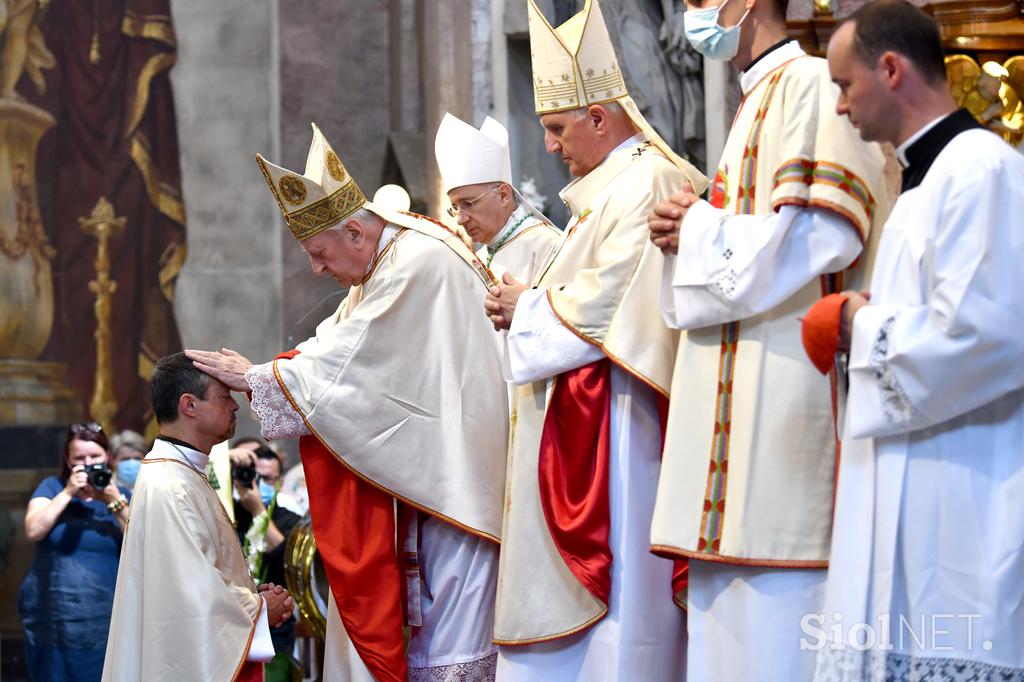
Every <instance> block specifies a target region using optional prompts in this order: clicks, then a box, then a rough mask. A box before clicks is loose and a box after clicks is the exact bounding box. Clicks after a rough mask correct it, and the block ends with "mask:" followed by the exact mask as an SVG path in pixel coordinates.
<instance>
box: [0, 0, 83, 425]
mask: <svg viewBox="0 0 1024 682" xmlns="http://www.w3.org/2000/svg"><path fill="white" fill-rule="evenodd" d="M44 4H45V3H43V2H39V3H37V0H0V292H2V295H0V425H2V424H47V423H58V422H67V421H72V420H74V419H75V418H77V416H78V415H79V414H80V412H79V410H78V405H77V401H76V400H75V398H74V396H73V394H72V393H71V392H70V390H69V389H68V387H67V386H66V384H65V382H64V377H65V375H66V372H67V368H66V367H65V366H63V365H61V364H58V363H53V362H41V361H39V360H38V358H39V355H40V353H42V351H43V348H44V346H45V345H46V342H47V340H48V339H49V338H50V331H51V329H52V327H53V317H54V297H53V283H52V273H51V261H52V260H53V258H54V255H55V253H56V252H55V250H54V248H53V245H52V244H51V243H50V241H49V239H48V238H47V236H46V233H45V231H44V230H43V225H42V222H41V220H40V216H39V202H38V198H37V194H36V149H37V147H38V145H39V140H40V138H42V136H43V134H44V133H46V131H47V130H49V129H50V128H52V127H53V125H54V124H55V121H54V118H53V116H51V115H50V114H49V113H47V112H46V111H44V110H43V109H40V108H39V107H37V106H34V105H32V104H29V103H28V102H26V101H25V100H24V98H23V97H21V96H20V95H18V94H17V93H15V91H14V88H15V86H16V85H17V84H18V81H19V80H20V79H21V76H22V75H23V74H28V76H29V78H30V79H31V81H32V83H33V84H34V85H35V88H36V90H37V91H38V92H39V93H42V92H43V91H45V89H46V83H45V81H44V79H43V73H42V69H45V68H51V67H53V66H54V65H55V64H56V62H55V60H54V57H53V54H52V53H51V52H50V51H49V50H48V49H47V47H46V43H45V42H44V40H43V35H42V33H41V31H40V30H39V27H38V25H37V24H36V23H35V20H36V18H37V15H38V14H39V13H40V12H41V11H42V10H43V6H44Z"/></svg>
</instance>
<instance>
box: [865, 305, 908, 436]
mask: <svg viewBox="0 0 1024 682" xmlns="http://www.w3.org/2000/svg"><path fill="white" fill-rule="evenodd" d="M895 321H896V316H895V315H893V316H892V317H890V318H888V319H887V320H886V321H885V322H883V323H882V327H881V329H879V330H878V336H876V337H875V342H874V344H872V346H871V355H870V356H869V357H868V365H869V366H870V367H871V370H872V371H873V372H874V375H875V381H877V382H878V390H879V392H880V393H881V394H882V409H883V410H884V411H885V417H886V419H888V420H889V421H890V422H896V421H900V422H906V421H910V419H911V418H912V417H913V416H914V407H913V405H911V404H910V400H909V399H908V398H907V394H906V393H905V392H904V391H903V386H901V385H900V381H899V379H897V378H896V375H895V374H894V373H893V372H892V370H891V369H890V367H889V360H888V355H889V331H890V330H891V329H892V325H893V323H894V322H895Z"/></svg>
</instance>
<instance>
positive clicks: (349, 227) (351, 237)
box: [344, 218, 366, 249]
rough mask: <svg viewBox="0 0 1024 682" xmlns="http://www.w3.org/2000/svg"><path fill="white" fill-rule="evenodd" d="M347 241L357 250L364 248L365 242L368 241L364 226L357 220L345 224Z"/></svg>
mask: <svg viewBox="0 0 1024 682" xmlns="http://www.w3.org/2000/svg"><path fill="white" fill-rule="evenodd" d="M344 233H345V241H347V242H349V243H350V244H352V246H354V247H355V248H357V249H359V248H362V246H363V242H364V241H366V231H365V230H363V225H362V223H360V222H359V221H358V220H356V219H354V218H353V219H352V220H349V221H347V222H346V223H345V227H344Z"/></svg>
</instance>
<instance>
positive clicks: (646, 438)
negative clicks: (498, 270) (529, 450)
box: [497, 289, 686, 682]
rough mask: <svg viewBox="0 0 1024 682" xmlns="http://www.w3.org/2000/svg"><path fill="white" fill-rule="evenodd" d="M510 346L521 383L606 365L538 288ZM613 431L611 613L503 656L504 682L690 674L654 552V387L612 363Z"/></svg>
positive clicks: (524, 299) (678, 617)
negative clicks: (573, 632) (583, 628)
mask: <svg viewBox="0 0 1024 682" xmlns="http://www.w3.org/2000/svg"><path fill="white" fill-rule="evenodd" d="M508 344H509V355H510V360H511V368H512V375H513V378H514V380H515V381H516V383H518V384H523V383H528V382H531V381H538V380H542V379H545V378H549V377H552V376H555V375H556V374H559V373H562V372H566V371H569V370H571V369H575V368H577V367H582V366H583V365H586V364H589V363H591V362H594V361H595V360H600V359H601V358H602V357H604V354H603V353H602V352H601V350H600V349H599V348H598V347H596V346H593V345H591V344H589V343H587V342H586V341H583V340H582V339H580V338H579V337H578V336H576V335H575V334H574V333H572V332H571V331H569V330H568V329H567V328H566V327H565V325H563V324H562V323H561V322H560V321H559V320H558V318H557V317H555V315H554V313H553V312H552V311H551V307H550V305H549V304H548V300H547V297H546V295H545V292H544V291H543V290H537V289H532V290H527V291H525V292H523V295H522V296H521V297H520V299H519V302H518V304H517V306H516V313H515V316H514V318H513V321H512V328H511V330H510V331H509V336H508ZM610 424H611V436H612V437H611V456H610V467H611V471H610V473H611V475H610V478H609V480H610V485H609V491H608V493H609V500H610V503H611V534H610V537H609V545H610V547H611V550H612V555H613V557H614V561H613V562H612V581H611V584H612V589H611V595H610V599H609V602H608V614H607V615H606V616H605V617H604V618H603V619H602V620H600V621H599V622H598V623H597V624H596V625H593V626H592V627H590V628H589V629H587V630H586V631H585V632H583V633H581V634H577V635H571V636H569V637H564V638H561V639H556V640H553V641H549V642H542V643H539V644H530V645H520V646H502V647H500V648H499V652H498V675H497V680H499V681H500V682H517V681H520V680H521V681H522V682H561V681H565V682H570V681H574V680H586V681H587V682H602V681H603V682H632V681H633V680H644V681H645V682H646V681H650V682H659V681H661V680H665V681H666V682H667V681H669V680H678V679H680V677H679V675H680V673H681V671H683V670H685V667H686V646H685V642H686V631H685V627H686V617H685V615H684V614H683V612H682V611H681V610H680V609H678V608H677V607H676V606H675V605H674V604H673V602H672V600H671V595H670V592H671V588H670V585H671V578H672V569H673V565H672V562H671V561H666V560H664V559H660V558H658V557H655V556H654V555H652V554H651V553H650V552H649V551H648V545H649V537H650V523H651V512H652V510H653V507H654V493H655V489H656V487H657V483H658V471H659V469H660V460H661V426H660V421H659V416H658V409H657V403H656V400H655V395H654V392H653V391H652V390H651V389H650V388H648V387H647V386H645V385H644V384H642V383H641V382H640V381H639V380H637V379H636V378H634V377H633V376H632V375H630V374H629V373H628V372H625V371H624V370H622V369H620V368H619V367H618V366H616V365H614V364H613V365H612V367H611V419H610Z"/></svg>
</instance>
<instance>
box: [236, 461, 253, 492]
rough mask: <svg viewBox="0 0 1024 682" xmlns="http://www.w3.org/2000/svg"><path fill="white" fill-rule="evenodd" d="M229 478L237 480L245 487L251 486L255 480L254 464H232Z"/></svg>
mask: <svg viewBox="0 0 1024 682" xmlns="http://www.w3.org/2000/svg"><path fill="white" fill-rule="evenodd" d="M231 478H232V479H234V480H236V481H238V482H239V483H241V484H242V486H243V487H245V488H251V487H252V484H253V482H254V481H255V480H256V465H255V464H250V465H249V466H241V467H240V466H232V467H231Z"/></svg>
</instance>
